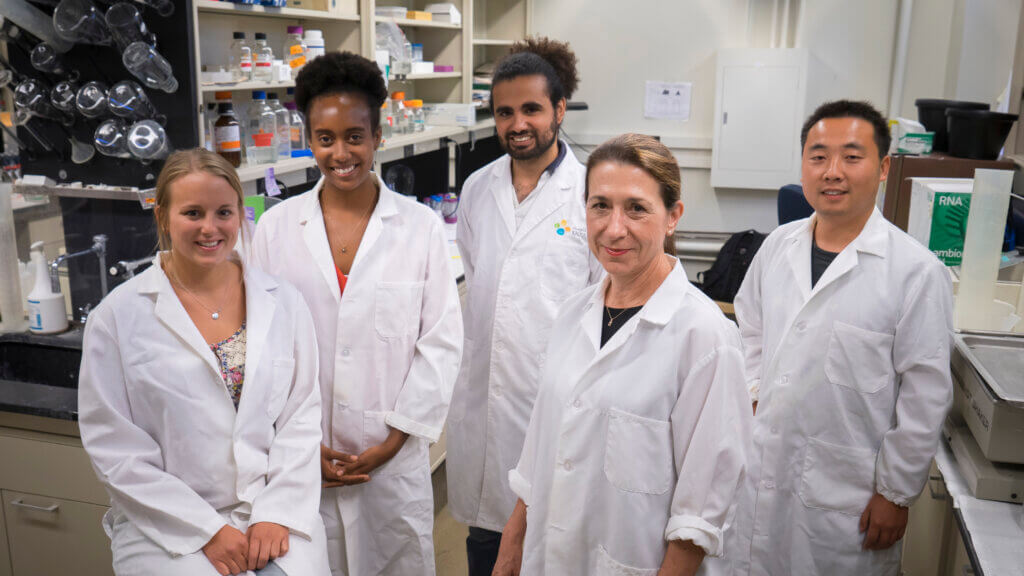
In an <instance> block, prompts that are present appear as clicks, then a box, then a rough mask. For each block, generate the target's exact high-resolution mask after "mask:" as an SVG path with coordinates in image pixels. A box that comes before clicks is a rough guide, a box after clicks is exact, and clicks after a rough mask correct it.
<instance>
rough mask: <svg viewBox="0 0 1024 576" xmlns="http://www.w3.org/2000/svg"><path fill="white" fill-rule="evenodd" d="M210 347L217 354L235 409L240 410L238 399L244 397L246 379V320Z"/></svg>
mask: <svg viewBox="0 0 1024 576" xmlns="http://www.w3.org/2000/svg"><path fill="white" fill-rule="evenodd" d="M210 349H211V350H213V353H214V354H216V355H217V360H218V361H219V362H220V375H221V377H222V378H224V385H225V386H227V388H228V394H230V395H231V401H232V402H234V403H235V410H238V401H239V400H241V398H242V381H243V380H245V322H242V325H241V327H239V328H238V330H235V333H234V334H232V335H231V336H228V337H227V338H225V339H224V340H221V341H220V342H217V343H216V344H211V345H210Z"/></svg>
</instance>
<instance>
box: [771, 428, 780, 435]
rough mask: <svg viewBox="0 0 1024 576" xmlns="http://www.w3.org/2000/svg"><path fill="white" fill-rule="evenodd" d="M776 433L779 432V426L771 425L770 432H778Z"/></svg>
mask: <svg viewBox="0 0 1024 576" xmlns="http://www.w3.org/2000/svg"><path fill="white" fill-rule="evenodd" d="M778 433H779V427H778V426H772V434H778Z"/></svg>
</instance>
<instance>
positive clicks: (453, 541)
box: [434, 506, 469, 576]
mask: <svg viewBox="0 0 1024 576" xmlns="http://www.w3.org/2000/svg"><path fill="white" fill-rule="evenodd" d="M468 534H469V529H468V528H467V527H466V526H465V525H463V524H460V523H459V522H457V521H455V519H454V518H452V515H451V514H449V513H448V507H447V506H445V507H444V508H442V509H441V512H440V513H439V514H438V515H437V518H435V519H434V564H435V566H436V568H437V576H466V575H467V574H468V569H467V567H466V535H468Z"/></svg>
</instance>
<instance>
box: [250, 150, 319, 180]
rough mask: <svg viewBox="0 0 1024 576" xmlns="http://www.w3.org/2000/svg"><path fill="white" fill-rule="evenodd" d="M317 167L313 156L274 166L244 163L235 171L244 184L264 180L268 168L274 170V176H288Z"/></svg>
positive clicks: (290, 160)
mask: <svg viewBox="0 0 1024 576" xmlns="http://www.w3.org/2000/svg"><path fill="white" fill-rule="evenodd" d="M314 166H316V160H314V159H313V158H312V157H311V156H304V157H302V158H288V159H286V160H281V161H279V162H274V163H273V164H249V163H247V162H243V163H242V165H241V166H239V167H238V168H236V169H235V171H236V172H238V179H239V180H241V181H242V182H252V181H253V180H259V179H260V178H263V177H264V176H265V175H266V173H267V168H273V169H274V175H275V176H279V175H281V174H287V173H289V172H298V171H299V170H305V169H306V168H312V167H314Z"/></svg>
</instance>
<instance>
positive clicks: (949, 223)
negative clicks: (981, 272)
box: [907, 178, 974, 266]
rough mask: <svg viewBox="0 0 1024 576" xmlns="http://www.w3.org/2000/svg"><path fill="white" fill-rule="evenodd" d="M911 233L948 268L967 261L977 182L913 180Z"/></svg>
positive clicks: (909, 226) (947, 179)
mask: <svg viewBox="0 0 1024 576" xmlns="http://www.w3.org/2000/svg"><path fill="white" fill-rule="evenodd" d="M910 180H911V191H910V219H909V220H908V222H907V234H910V235H911V236H912V237H913V238H914V239H915V240H917V241H918V242H920V243H921V244H922V245H924V246H925V247H926V248H928V249H929V250H931V251H932V253H933V254H935V256H936V257H937V258H938V259H939V260H941V261H942V263H943V264H945V265H946V266H959V265H960V263H961V262H962V261H963V254H964V237H965V236H966V233H967V217H968V214H969V213H970V210H971V196H972V194H973V191H974V181H973V180H972V179H970V178H911V179H910Z"/></svg>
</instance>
